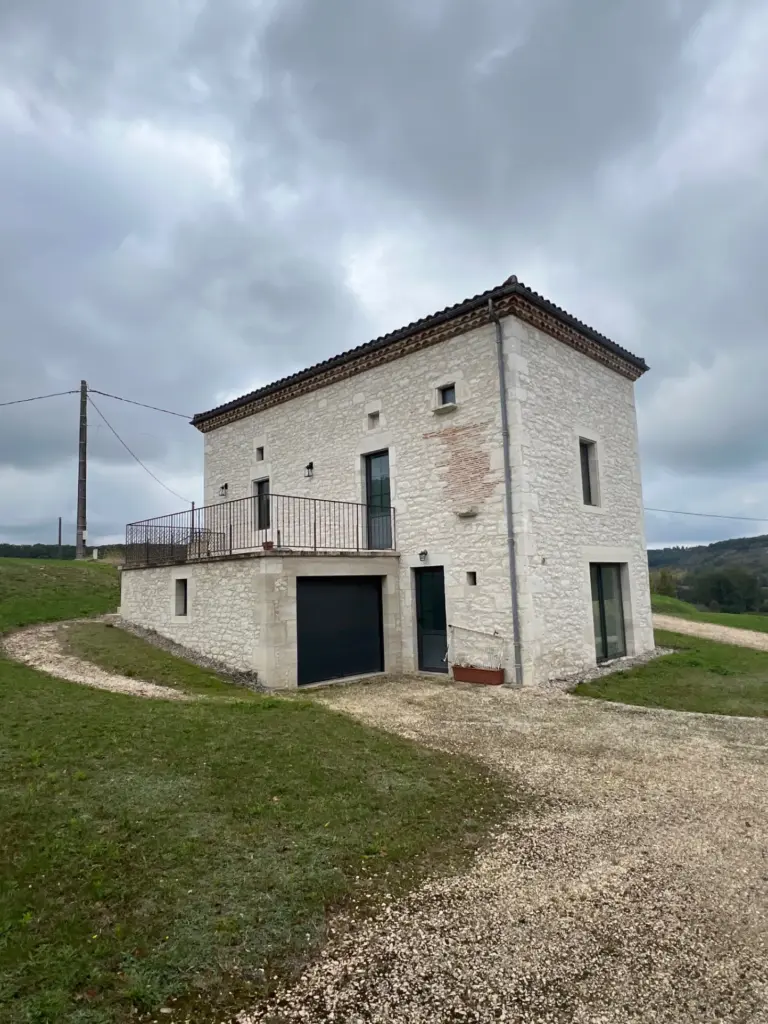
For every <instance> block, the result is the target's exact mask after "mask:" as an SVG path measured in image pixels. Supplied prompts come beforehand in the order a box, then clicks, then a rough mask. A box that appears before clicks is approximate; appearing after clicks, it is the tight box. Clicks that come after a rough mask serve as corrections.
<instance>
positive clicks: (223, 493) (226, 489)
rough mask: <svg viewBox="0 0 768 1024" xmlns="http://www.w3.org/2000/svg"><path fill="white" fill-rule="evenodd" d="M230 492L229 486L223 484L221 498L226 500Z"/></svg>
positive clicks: (220, 490) (220, 492)
mask: <svg viewBox="0 0 768 1024" xmlns="http://www.w3.org/2000/svg"><path fill="white" fill-rule="evenodd" d="M228 490H229V484H222V485H221V487H220V488H219V497H220V498H226V496H227V491H228Z"/></svg>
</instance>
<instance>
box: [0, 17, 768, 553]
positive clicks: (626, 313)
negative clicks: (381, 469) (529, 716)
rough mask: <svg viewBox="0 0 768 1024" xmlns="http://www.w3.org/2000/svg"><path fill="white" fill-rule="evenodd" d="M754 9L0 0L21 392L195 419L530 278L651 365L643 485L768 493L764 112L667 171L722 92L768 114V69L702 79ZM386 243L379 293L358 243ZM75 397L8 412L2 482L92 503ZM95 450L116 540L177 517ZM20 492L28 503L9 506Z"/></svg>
mask: <svg viewBox="0 0 768 1024" xmlns="http://www.w3.org/2000/svg"><path fill="white" fill-rule="evenodd" d="M760 11H761V5H760V4H759V3H758V2H757V0H741V2H738V3H736V2H733V3H730V2H728V0H709V2H705V0H694V2H691V3H687V4H679V3H674V2H672V0H652V2H649V3H646V4H637V3H635V2H634V0H621V2H619V0H591V2H589V3H584V4H573V3H566V0H546V2H542V3H537V4H533V3H530V2H523V0H516V2H514V3H511V2H510V0H482V2H478V3H474V4H469V3H465V2H463V0H430V2H429V3H427V2H424V3H423V4H419V5H414V4H412V3H406V2H405V0H393V2H391V3H386V4H384V3H378V2H374V0H324V2H323V3H322V4H320V3H310V2H299V0H261V2H255V0H216V2H215V3H214V2H209V3H205V2H203V0H180V2H178V3H175V4H173V5H163V4H157V3H150V0H137V2H136V3H132V4H122V3H118V2H117V0H112V2H104V0H100V2H97V0H75V2H73V3H70V4H67V5H66V9H65V7H63V6H62V5H61V4H59V3H55V2H54V0H25V2H24V3H21V2H20V0H6V2H5V3H4V4H3V5H2V7H1V8H0V69H1V70H0V146H2V150H3V154H4V160H3V162H2V164H0V224H1V225H2V226H3V232H2V238H1V239H0V270H1V271H2V273H1V274H0V337H2V338H3V339H5V340H4V343H3V345H2V347H0V401H2V400H3V399H4V398H15V397H24V396H25V395H28V394H36V393H43V392H47V391H56V390H61V389H62V388H64V387H70V386H71V387H76V386H77V383H78V382H79V379H80V378H81V377H82V376H85V377H87V379H88V380H89V382H90V383H91V384H92V385H94V386H96V387H100V388H102V389H103V390H106V391H112V392H115V393H118V394H125V395H127V396H128V397H134V398H137V399H139V400H140V401H146V402H149V403H151V404H157V405H161V406H165V407H170V408H179V409H180V411H184V412H189V413H193V412H196V411H200V410H201V409H205V408H207V407H210V406H211V405H213V404H215V403H216V402H217V401H219V400H220V399H221V398H222V397H224V396H230V395H231V394H233V393H238V392H242V391H245V390H248V389H249V388H251V387H253V386H256V385H257V384H259V383H266V382H267V381H269V380H270V379H273V378H275V377H279V376H282V375H283V374H285V373H288V372H290V371H292V370H294V369H297V368H299V367H300V366H302V365H306V364H308V363H312V362H315V361H316V360H318V359H322V358H324V357H326V356H328V355H330V354H332V353H334V352H338V351H341V350H343V349H345V348H348V347H350V346H351V345H354V344H357V343H359V342H362V341H365V340H367V339H368V338H369V337H371V336H373V335H374V334H377V333H379V332H380V331H381V330H386V329H390V328H394V327H397V326H399V325H400V324H401V323H403V322H406V321H407V320H410V319H412V318H413V317H414V316H418V315H420V314H423V313H428V312H430V311H431V308H430V307H432V308H437V307H439V306H441V305H445V304H447V303H449V302H452V301H456V300H458V299H460V298H463V297H464V295H466V294H471V293H472V292H474V291H476V290H479V289H480V288H482V287H486V286H488V285H489V284H492V283H495V282H496V281H498V280H500V279H502V278H503V277H505V276H507V275H508V274H509V273H512V272H517V273H518V274H520V276H521V277H522V276H524V274H525V276H530V275H528V274H527V273H526V271H527V269H530V268H532V273H533V274H534V276H533V277H532V279H531V280H529V281H528V282H527V283H530V284H531V285H532V286H534V287H537V288H539V289H540V290H545V291H548V292H549V293H550V295H551V297H552V298H553V299H554V300H555V301H558V302H560V303H561V304H563V305H566V306H569V307H572V310H573V312H574V313H576V314H577V315H579V316H581V317H583V318H584V319H587V320H589V321H591V322H593V323H594V324H595V326H597V327H599V328H601V329H603V330H606V331H609V332H610V333H613V334H615V335H616V338H617V340H618V341H620V342H622V343H623V344H626V345H627V347H629V348H632V349H633V350H635V351H638V352H639V353H640V354H642V355H644V356H646V357H647V358H648V360H649V362H650V363H651V364H652V367H653V370H652V373H651V374H650V375H649V376H648V378H647V379H645V380H643V381H642V382H641V385H640V388H639V396H640V422H641V426H642V431H643V447H644V452H645V455H646V458H645V476H646V487H647V490H648V493H649V500H648V503H649V504H655V505H659V506H662V507H680V506H681V505H687V504H688V502H689V501H690V502H694V503H695V504H696V506H697V507H699V508H704V509H707V508H711V509H713V510H714V511H728V510H732V511H736V512H741V511H743V510H744V509H745V508H748V509H752V510H754V509H755V508H757V507H758V506H757V505H756V504H755V503H759V502H761V501H763V500H764V506H763V507H764V509H765V511H766V512H768V493H766V494H763V492H762V490H761V488H760V485H759V477H760V475H761V467H762V466H763V464H764V462H765V461H766V460H768V452H766V448H765V445H766V442H765V441H764V437H768V430H766V429H765V427H766V426H768V422H766V418H765V414H764V413H763V407H764V403H763V402H762V401H761V394H760V391H761V388H760V380H761V375H762V374H763V373H764V371H765V370H766V369H768V366H766V363H765V360H764V359H763V358H762V355H761V353H762V350H763V348H764V339H763V324H764V323H765V322H766V313H768V309H766V306H765V302H766V300H765V289H764V287H763V286H762V281H763V280H764V277H765V270H766V252H767V251H768V247H766V244H765V238H766V237H767V233H766V228H767V227H768V224H767V223H766V220H767V219H768V203H766V199H765V192H764V187H763V185H762V182H763V181H764V180H765V172H766V170H767V169H768V168H767V167H766V159H765V155H766V148H765V147H762V148H761V144H760V131H762V129H760V127H759V119H758V121H757V122H756V128H755V132H754V133H753V135H754V138H755V139H756V140H757V142H756V143H755V144H753V145H752V146H751V148H750V147H748V151H746V152H745V154H744V155H743V157H742V158H741V159H736V158H734V159H733V160H731V161H730V162H729V161H728V159H726V157H727V153H722V154H715V155H717V156H718V157H722V159H719V160H718V159H712V154H708V153H706V152H705V153H704V154H703V160H702V162H704V163H706V162H707V160H709V162H710V163H711V164H712V166H711V168H710V169H709V170H708V171H707V172H706V173H703V172H701V171H699V172H698V173H692V172H691V171H690V168H683V169H682V170H681V171H680V174H681V177H680V180H679V181H677V182H673V183H672V184H671V185H670V184H669V183H668V182H667V181H666V180H665V179H664V176H663V174H661V171H660V170H659V160H660V159H662V157H663V158H664V159H667V160H669V159H671V158H670V157H669V155H668V153H667V154H666V155H665V147H666V148H667V150H668V149H669V147H670V146H671V147H672V149H674V145H675V143H676V140H677V139H678V137H679V136H680V135H681V133H684V131H686V130H688V127H689V126H687V125H686V118H687V117H688V115H689V112H690V111H693V112H696V111H697V110H703V109H705V107H706V109H707V110H710V111H712V110H715V111H720V112H719V113H716V114H715V115H711V116H715V117H716V118H717V117H720V119H721V122H722V126H723V128H724V129H725V128H726V127H728V128H729V131H728V132H725V131H724V132H723V135H722V138H723V139H725V138H729V139H730V138H731V137H732V135H733V132H732V131H731V130H730V129H732V127H733V124H738V120H739V119H738V117H736V116H734V117H730V116H729V115H728V111H729V109H730V108H729V107H728V103H730V104H731V105H732V106H733V105H735V108H738V109H736V110H735V113H736V114H738V111H739V109H741V108H740V107H739V104H742V105H749V104H752V105H755V104H756V107H755V109H758V110H759V109H761V106H764V104H762V99H761V95H760V89H762V88H764V84H763V85H761V84H760V83H758V84H754V83H753V84H752V86H750V88H751V89H752V93H748V91H747V92H745V93H744V95H742V93H740V92H739V90H738V88H736V85H735V84H734V83H733V82H732V81H731V80H730V79H728V78H727V77H726V80H725V81H724V82H720V84H717V83H715V86H713V85H712V84H711V83H709V82H708V80H707V75H708V74H709V73H710V70H711V68H712V67H713V66H714V65H716V63H717V60H718V59H719V58H718V53H717V52H716V51H717V45H718V42H719V40H725V42H723V43H722V46H730V47H731V48H732V49H733V51H734V53H735V54H738V47H744V46H746V45H747V44H748V41H749V32H748V31H747V30H746V29H745V30H744V31H743V32H741V33H739V32H737V31H735V30H733V31H732V30H731V26H733V25H738V24H739V23H740V21H741V22H743V23H744V24H745V25H747V28H749V27H750V26H749V23H748V21H747V19H749V18H753V19H755V21H756V24H757V19H759V16H760ZM713 13H714V14H715V15H717V17H718V18H719V21H718V22H717V25H716V26H715V28H716V31H713V30H712V29H711V27H710V28H707V25H708V22H707V18H711V17H712V16H713ZM758 27H759V26H758ZM707 33H708V35H707ZM702 40H704V41H703V42H702ZM745 40H746V41H745ZM705 44H706V46H709V47H710V48H712V49H713V55H712V56H710V55H707V54H705V58H706V59H705V58H701V59H699V56H700V55H698V50H697V47H698V48H699V50H701V48H702V46H705ZM705 48H706V47H705ZM721 56H722V55H721ZM734 60H735V65H734V66H735V67H736V69H737V71H738V69H739V67H740V65H739V61H738V59H736V58H734ZM742 64H743V68H744V69H745V70H749V68H750V66H751V65H750V62H749V61H748V60H747V59H746V58H745V59H744V60H743V61H742ZM728 73H729V74H730V75H731V76H733V75H734V74H736V72H735V71H733V70H732V69H731V70H730V71H729V72H728ZM705 89H706V90H708V91H706V92H705ZM718 89H719V90H720V93H718ZM720 94H722V95H720ZM726 94H727V95H726ZM699 96H705V97H706V99H705V100H700V99H699ZM723 96H725V100H727V102H725V100H723ZM721 100H723V103H724V106H723V108H722V110H721V109H720V107H718V103H719V102H720V101H721ZM723 110H725V111H726V113H723ZM726 120H727V121H728V124H727V125H726V123H725V121H726ZM678 122H679V123H678ZM142 132H143V133H144V134H143V135H142ZM147 133H149V134H147ZM153 133H154V134H153ZM723 145H724V143H723ZM694 155H695V147H694ZM683 162H684V161H683ZM222 176H223V177H224V179H226V180H220V178H221V177H222ZM617 176H618V177H619V178H622V176H623V178H622V180H624V181H625V185H624V186H623V187H624V188H625V190H626V191H625V194H623V195H622V194H621V193H617V192H616V190H615V188H614V185H615V181H616V179H617ZM612 183H613V184H612ZM382 238H384V239H385V242H386V246H390V248H391V252H390V251H389V250H388V255H387V258H386V259H384V260H382V261H379V262H377V261H376V259H373V260H372V262H370V265H369V267H368V269H367V271H366V274H364V275H363V279H362V284H361V283H360V281H357V282H355V283H354V287H356V288H357V292H355V291H353V283H352V282H351V281H350V263H351V261H353V258H354V259H360V258H362V259H363V260H365V259H367V258H369V256H370V252H374V253H375V252H376V251H377V246H379V244H380V240H381V239H382ZM361 254H362V256H361ZM366 275H367V276H366ZM539 278H540V279H539ZM373 293H376V294H375V295H374V294H373ZM382 296H384V297H383V298H382ZM374 300H375V301H374ZM422 301H423V303H424V307H423V308H421V306H420V303H421V302H422ZM372 309H375V310H376V311H375V312H372ZM8 339H12V342H11V343H10V344H9V342H8ZM68 401H69V400H68V399H55V400H52V401H51V403H39V404H35V405H34V406H31V407H21V408H20V409H17V410H15V411H12V412H9V411H8V410H0V491H1V490H2V489H3V482H4V480H11V479H14V480H15V479H16V476H10V475H9V474H18V472H19V471H20V470H22V471H26V473H27V476H26V477H25V479H26V481H27V486H28V487H30V486H32V482H33V480H34V474H35V473H36V472H40V471H44V472H45V473H47V474H50V478H51V480H52V481H55V482H52V484H51V486H52V487H55V488H59V489H60V491H61V495H62V497H61V499H60V500H59V499H56V501H55V502H54V504H58V505H61V504H66V503H68V507H71V506H72V504H73V500H74V493H73V491H74V487H73V484H72V482H71V480H70V477H69V475H68V474H69V473H70V468H71V458H72V445H73V443H74V431H75V429H76V423H74V422H73V421H67V420H66V418H63V416H64V414H63V412H62V410H63V408H64V407H63V406H61V405H56V404H55V403H66V402H68ZM97 401H99V404H100V405H101V407H102V408H103V410H104V412H105V413H106V414H107V416H108V417H109V418H110V420H111V421H112V422H114V424H115V426H116V427H117V428H118V430H119V431H120V433H121V434H122V435H123V436H124V437H125V439H126V440H127V441H128V442H129V443H131V445H132V446H133V447H134V448H135V450H136V452H137V454H139V456H140V457H142V458H144V459H146V460H147V461H148V462H149V463H150V464H151V465H152V467H153V469H154V470H155V471H156V472H158V475H160V476H161V477H162V478H164V479H166V478H173V479H174V480H176V481H177V484H178V486H179V487H181V486H182V481H183V482H187V483H188V484H189V485H190V486H191V485H192V484H193V483H194V480H195V474H196V473H198V472H199V466H200V457H201V449H202V445H201V440H200V437H199V435H198V434H197V433H196V432H195V431H193V430H192V428H189V427H186V426H185V425H184V423H183V422H181V421H176V420H166V419H165V418H164V417H162V416H160V415H159V414H155V413H149V412H144V411H140V410H136V409H133V408H121V407H119V406H116V405H115V404H114V403H111V402H110V400H108V399H101V400H99V399H97ZM93 421H94V424H95V423H96V422H97V419H96V417H95V416H94V417H93ZM92 452H93V460H94V475H93V487H92V492H91V500H92V515H93V517H94V518H93V521H94V522H96V521H98V522H100V523H101V527H100V528H101V529H102V530H103V531H104V532H110V531H113V529H114V527H115V525H116V524H119V523H121V522H122V521H124V520H125V519H127V518H140V517H143V516H144V515H151V514H152V513H153V512H155V511H156V512H158V513H159V512H167V511H171V510H172V508H173V503H174V499H173V498H172V497H170V496H169V495H167V494H165V493H164V492H162V491H161V490H159V489H158V488H157V485H156V484H154V483H153V482H152V481H151V480H150V479H148V478H146V477H145V478H142V477H141V472H140V471H139V470H136V474H138V475H134V469H133V468H129V462H130V458H129V456H127V454H126V453H125V452H124V451H123V450H122V449H120V447H119V445H117V443H116V442H115V441H114V438H112V437H111V436H110V435H109V433H108V431H106V430H105V429H102V430H99V431H96V430H95V429H94V432H93V447H92ZM65 466H66V467H67V470H66V472H64V470H63V467H65ZM121 481H122V482H123V484H121ZM139 481H141V482H139ZM180 493H185V495H186V492H185V491H180ZM189 496H190V497H191V495H189ZM715 496H717V499H718V500H717V503H715V502H714V500H713V499H714V497H715ZM730 502H732V503H733V504H732V506H727V505H726V504H724V503H730ZM715 506H716V507H715ZM52 507H53V506H52ZM14 508H15V511H14ZM23 513H24V500H23V497H21V496H20V497H19V499H18V502H17V503H16V505H15V506H13V507H12V504H11V503H9V500H8V497H7V495H6V498H5V499H2V500H0V528H1V527H2V524H3V523H6V524H9V525H11V526H13V527H14V528H16V527H17V526H18V525H19V522H18V517H19V516H20V515H23ZM57 514H60V513H57ZM699 529H702V530H706V529H711V531H712V533H711V536H713V537H719V536H722V535H723V534H722V533H721V532H719V531H720V530H721V529H728V525H727V524H725V525H722V526H721V524H720V523H719V522H718V521H711V522H708V521H705V520H702V521H688V520H678V519H676V520H670V521H667V520H664V519H660V518H658V517H656V518H654V517H651V518H649V536H650V537H651V539H652V540H655V539H659V538H661V539H663V540H665V541H671V540H674V539H675V538H676V537H677V538H680V539H701V536H702V535H701V534H700V533H697V532H696V531H698V530H699ZM731 529H732V530H733V531H737V532H738V531H739V530H740V529H741V527H740V526H739V525H738V524H733V525H732V527H731ZM0 532H1V531H0ZM745 532H746V530H745Z"/></svg>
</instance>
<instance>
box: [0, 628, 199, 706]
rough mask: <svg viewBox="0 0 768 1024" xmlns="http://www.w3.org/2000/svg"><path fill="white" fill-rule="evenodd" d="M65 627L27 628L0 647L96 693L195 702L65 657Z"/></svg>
mask: <svg viewBox="0 0 768 1024" xmlns="http://www.w3.org/2000/svg"><path fill="white" fill-rule="evenodd" d="M68 625H69V623H67V622H53V623H49V624H46V625H42V626H28V627H27V628H26V629H20V630H17V632H15V633H10V634H9V635H8V636H5V637H3V638H2V640H0V647H2V648H3V649H4V650H5V653H6V654H7V655H8V657H9V658H13V660H14V661H20V662H21V663H22V664H24V665H29V667H30V668H36V669H38V670H39V671H40V672H47V673H48V674H49V675H52V676H56V677H57V678H58V679H67V680H68V681H69V682H71V683H81V684H82V685H83V686H93V687H94V688H95V689H97V690H112V691H113V692H115V693H130V694H132V695H133V696H134V697H152V698H155V699H162V700H185V701H186V700H194V699H195V698H194V697H191V696H190V695H189V694H186V693H183V692H182V691H181V690H174V689H173V688H172V687H170V686H158V685H157V684H156V683H149V682H144V681H143V680H141V679H129V678H128V676H121V675H118V674H116V673H114V672H105V671H104V669H102V668H99V667H98V666H97V665H94V664H92V663H91V662H90V661H83V659H82V658H76V657H75V656H74V655H72V654H68V653H67V651H66V649H65V646H64V643H63V641H64V634H65V632H66V630H67V627H68Z"/></svg>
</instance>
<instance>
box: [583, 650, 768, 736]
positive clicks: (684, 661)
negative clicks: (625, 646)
mask: <svg viewBox="0 0 768 1024" xmlns="http://www.w3.org/2000/svg"><path fill="white" fill-rule="evenodd" d="M656 642H657V643H658V644H659V645H660V646H662V647H674V648H675V649H676V653H675V654H670V655H666V656H664V657H662V658H657V659H656V660H654V661H651V662H649V663H648V664H647V665H642V666H639V667H638V668H634V669H631V670H630V671H628V672H614V673H613V674H612V675H608V676H603V677H602V678H601V679H594V680H592V681H591V682H588V683H580V684H579V686H577V687H576V689H575V691H574V693H576V694H578V695H580V696H583V697H600V698H602V700H609V701H619V702H621V703H624V704H639V705H642V706H643V707H656V708H671V709H673V710H676V711H702V712H707V713H709V714H719V715H751V716H755V717H758V718H762V717H766V716H768V654H766V653H764V652H762V651H753V650H750V649H749V648H746V647H735V646H732V645H731V644H719V643H714V642H713V641H711V640H702V639H700V638H699V637H693V636H682V635H679V634H677V633H667V632H665V631H663V630H657V631H656Z"/></svg>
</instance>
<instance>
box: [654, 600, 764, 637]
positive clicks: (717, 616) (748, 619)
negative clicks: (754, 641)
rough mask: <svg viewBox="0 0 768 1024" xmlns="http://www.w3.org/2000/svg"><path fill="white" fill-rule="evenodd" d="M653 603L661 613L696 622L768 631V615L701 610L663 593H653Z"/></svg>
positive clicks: (760, 631)
mask: <svg viewBox="0 0 768 1024" xmlns="http://www.w3.org/2000/svg"><path fill="white" fill-rule="evenodd" d="M651 604H652V606H653V610H654V611H655V612H658V614H659V615H676V616H677V617H678V618H679V619H691V620H693V621H694V622H713V623H715V625H718V626H735V627H736V628H737V629H753V630H756V631H757V632H758V633H768V615H759V614H757V613H751V614H750V613H744V614H741V615H735V614H733V613H731V612H707V611H705V612H701V611H699V609H698V608H696V607H695V605H692V604H689V603H688V602H687V601H681V600H679V598H677V597H665V596H664V595H663V594H652V595H651Z"/></svg>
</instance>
